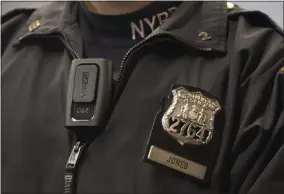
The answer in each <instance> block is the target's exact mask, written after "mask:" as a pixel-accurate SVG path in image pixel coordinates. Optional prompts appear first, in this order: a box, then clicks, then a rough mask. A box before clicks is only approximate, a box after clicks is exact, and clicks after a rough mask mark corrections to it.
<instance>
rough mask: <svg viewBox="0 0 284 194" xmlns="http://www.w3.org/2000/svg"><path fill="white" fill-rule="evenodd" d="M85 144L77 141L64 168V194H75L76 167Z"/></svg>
mask: <svg viewBox="0 0 284 194" xmlns="http://www.w3.org/2000/svg"><path fill="white" fill-rule="evenodd" d="M84 147H85V143H82V142H80V141H78V142H77V143H76V144H75V145H74V147H73V149H72V151H71V154H70V156H69V158H68V161H67V163H66V166H65V174H64V194H75V193H76V190H77V189H76V176H75V175H76V167H77V166H78V162H79V160H80V156H81V155H82V152H83V150H84Z"/></svg>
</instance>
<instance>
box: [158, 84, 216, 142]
mask: <svg viewBox="0 0 284 194" xmlns="http://www.w3.org/2000/svg"><path fill="white" fill-rule="evenodd" d="M172 94H173V99H172V102H171V104H170V106H169V108H168V109H167V110H166V112H165V113H164V115H163V117H162V126H163V128H164V130H165V131H167V133H168V134H169V135H171V136H172V137H173V138H174V139H175V140H176V141H177V142H179V143H180V144H181V145H184V144H193V145H204V144H208V143H209V142H210V141H211V139H212V137H213V130H214V119H215V115H216V113H217V112H218V111H219V110H221V107H220V105H219V103H218V101H217V100H215V99H210V98H208V97H206V96H204V95H203V94H202V93H201V92H190V91H188V90H186V89H185V88H184V87H178V88H176V89H174V90H172Z"/></svg>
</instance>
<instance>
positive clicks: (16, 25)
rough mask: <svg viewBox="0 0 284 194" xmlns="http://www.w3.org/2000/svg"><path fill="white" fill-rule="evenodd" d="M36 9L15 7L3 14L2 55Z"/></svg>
mask: <svg viewBox="0 0 284 194" xmlns="http://www.w3.org/2000/svg"><path fill="white" fill-rule="evenodd" d="M34 10H35V9H14V10H12V11H10V12H8V13H6V14H4V15H2V16H1V56H2V55H3V53H4V52H5V49H6V48H7V46H8V45H9V44H10V43H11V41H12V39H13V37H14V36H15V34H16V33H17V31H18V30H19V29H20V28H21V27H22V26H23V25H25V24H26V22H27V20H28V19H29V16H30V14H31V13H32V12H33V11H34Z"/></svg>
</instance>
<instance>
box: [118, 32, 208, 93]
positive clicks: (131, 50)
mask: <svg viewBox="0 0 284 194" xmlns="http://www.w3.org/2000/svg"><path fill="white" fill-rule="evenodd" d="M163 36H166V37H169V38H171V39H173V40H176V41H178V42H181V43H182V41H181V40H179V39H178V38H177V37H175V36H174V35H172V34H171V33H169V32H165V31H162V32H159V33H156V34H153V35H150V36H148V37H147V38H145V39H143V40H142V41H140V42H138V43H137V44H135V45H134V46H133V47H131V48H130V49H129V50H128V51H127V52H126V54H125V55H124V57H123V58H122V61H121V64H120V69H119V75H118V80H117V82H116V91H118V89H119V87H120V85H121V79H122V76H123V74H124V71H125V69H126V68H125V67H126V61H127V59H128V58H129V56H130V54H131V53H133V51H134V50H137V49H138V48H140V47H142V46H143V45H144V44H145V43H146V42H147V41H149V40H152V39H154V38H159V37H163ZM190 47H192V48H194V49H195V50H197V51H200V52H210V51H212V50H213V49H212V48H209V47H200V46H198V45H196V44H193V43H191V44H190Z"/></svg>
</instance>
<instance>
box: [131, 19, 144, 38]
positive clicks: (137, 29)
mask: <svg viewBox="0 0 284 194" xmlns="http://www.w3.org/2000/svg"><path fill="white" fill-rule="evenodd" d="M139 23H140V29H139V27H137V25H136V24H135V23H134V22H131V30H132V39H133V40H136V32H137V33H138V34H139V35H140V37H141V38H144V36H145V35H144V25H143V23H142V20H140V21H139Z"/></svg>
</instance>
